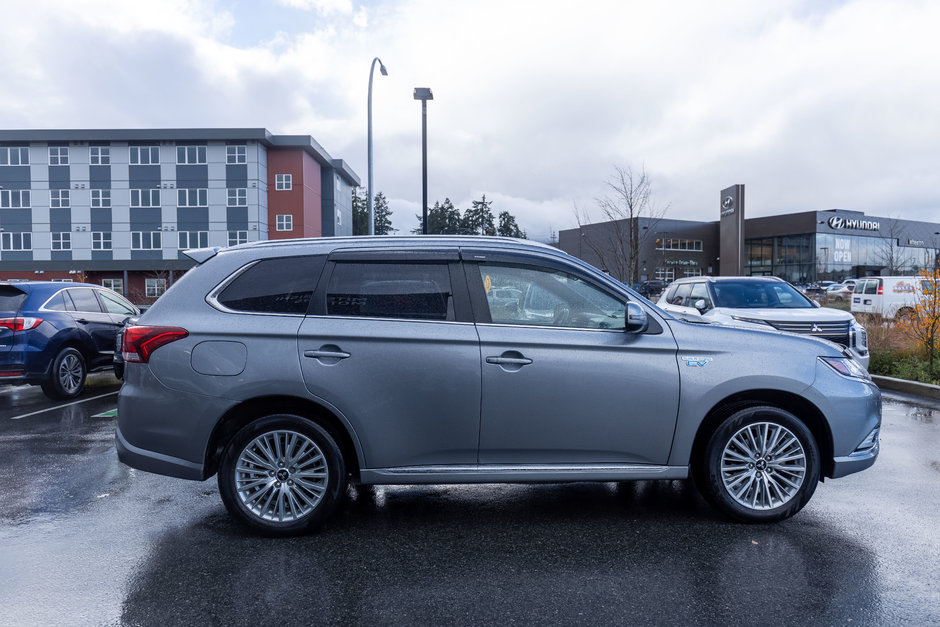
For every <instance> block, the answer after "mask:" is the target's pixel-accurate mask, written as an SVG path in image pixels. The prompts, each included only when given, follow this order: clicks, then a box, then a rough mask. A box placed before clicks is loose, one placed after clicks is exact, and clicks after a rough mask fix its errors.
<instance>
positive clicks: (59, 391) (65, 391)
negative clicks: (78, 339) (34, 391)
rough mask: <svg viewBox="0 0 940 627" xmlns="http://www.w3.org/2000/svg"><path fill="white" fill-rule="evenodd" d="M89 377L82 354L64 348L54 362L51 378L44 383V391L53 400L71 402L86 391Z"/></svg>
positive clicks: (72, 349) (50, 371)
mask: <svg viewBox="0 0 940 627" xmlns="http://www.w3.org/2000/svg"><path fill="white" fill-rule="evenodd" d="M87 376H88V367H87V366H86V365H85V357H84V356H82V354H81V352H79V351H78V350H76V349H74V348H63V349H62V350H61V351H59V354H58V355H56V356H55V359H54V360H53V361H52V368H51V369H50V370H49V378H48V379H46V380H45V381H43V382H42V391H43V392H45V394H46V396H48V397H49V398H51V399H53V400H57V401H63V400H69V399H72V398H75V397H76V396H78V395H79V394H81V393H82V392H83V391H84V390H85V378H86V377H87Z"/></svg>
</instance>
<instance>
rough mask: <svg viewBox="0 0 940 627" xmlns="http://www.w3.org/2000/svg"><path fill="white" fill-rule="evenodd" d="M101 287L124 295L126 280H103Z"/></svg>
mask: <svg viewBox="0 0 940 627" xmlns="http://www.w3.org/2000/svg"><path fill="white" fill-rule="evenodd" d="M101 287H106V288H108V289H109V290H114V291H115V292H117V293H118V294H123V293H124V279H101Z"/></svg>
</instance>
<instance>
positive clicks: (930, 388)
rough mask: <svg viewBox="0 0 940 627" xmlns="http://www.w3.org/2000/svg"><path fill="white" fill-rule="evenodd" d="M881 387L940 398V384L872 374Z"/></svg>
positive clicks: (872, 377) (873, 379)
mask: <svg viewBox="0 0 940 627" xmlns="http://www.w3.org/2000/svg"><path fill="white" fill-rule="evenodd" d="M871 379H872V381H874V382H875V383H876V384H877V385H878V387H879V388H881V389H882V390H892V391H894V392H903V393H904V394H912V395H914V396H924V397H927V398H933V399H937V400H940V385H930V384H929V383H918V382H916V381H908V380H906V379H895V378H893V377H881V376H877V375H872V376H871Z"/></svg>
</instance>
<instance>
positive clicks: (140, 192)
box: [131, 189, 160, 208]
mask: <svg viewBox="0 0 940 627" xmlns="http://www.w3.org/2000/svg"><path fill="white" fill-rule="evenodd" d="M159 206H160V190H159V189H132V190H131V207H135V208H137V207H159Z"/></svg>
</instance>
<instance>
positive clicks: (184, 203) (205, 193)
mask: <svg viewBox="0 0 940 627" xmlns="http://www.w3.org/2000/svg"><path fill="white" fill-rule="evenodd" d="M176 206H178V207H208V206H209V190H208V189H178V190H176Z"/></svg>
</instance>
